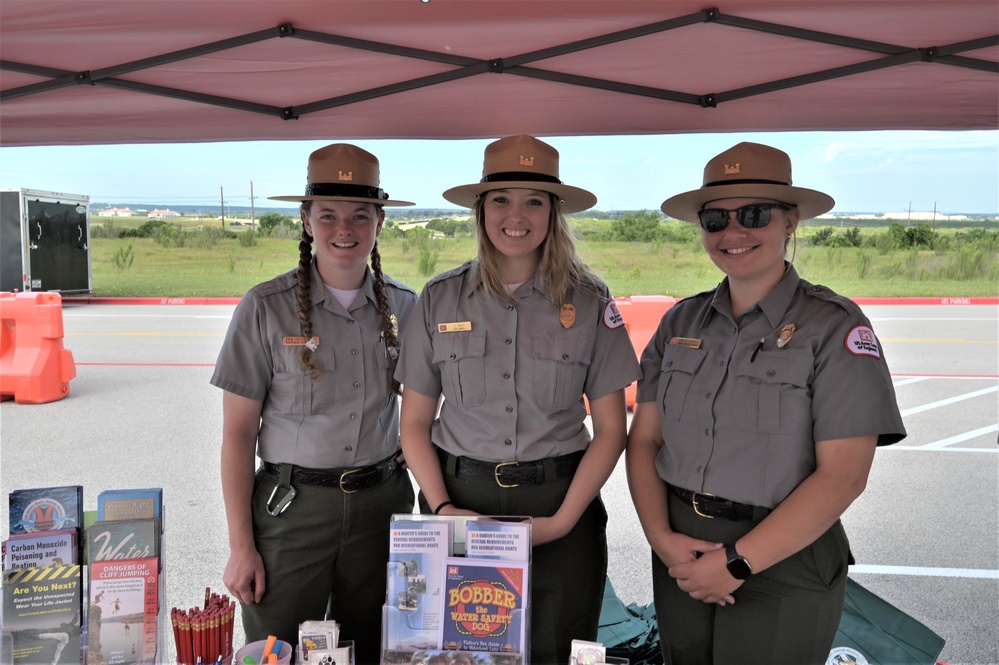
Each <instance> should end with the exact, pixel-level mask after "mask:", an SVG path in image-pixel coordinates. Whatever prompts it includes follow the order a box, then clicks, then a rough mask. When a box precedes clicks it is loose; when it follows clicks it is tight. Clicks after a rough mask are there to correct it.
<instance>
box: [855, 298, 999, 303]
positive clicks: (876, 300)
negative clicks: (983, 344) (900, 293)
mask: <svg viewBox="0 0 999 665" xmlns="http://www.w3.org/2000/svg"><path fill="white" fill-rule="evenodd" d="M850 300H852V301H853V302H855V303H857V304H858V305H999V298H991V297H989V298H954V297H946V298H940V297H933V298H930V297H919V298H850Z"/></svg>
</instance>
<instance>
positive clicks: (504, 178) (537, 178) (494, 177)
mask: <svg viewBox="0 0 999 665" xmlns="http://www.w3.org/2000/svg"><path fill="white" fill-rule="evenodd" d="M518 180H521V181H523V180H529V181H531V182H550V183H553V184H556V185H561V184H562V181H561V180H559V179H558V178H556V177H554V176H550V175H546V174H544V173H531V172H527V171H504V172H502V173H490V174H489V175H487V176H484V177H483V178H482V180H480V181H479V182H517V181H518Z"/></svg>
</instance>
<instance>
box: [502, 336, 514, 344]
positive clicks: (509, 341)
mask: <svg viewBox="0 0 999 665" xmlns="http://www.w3.org/2000/svg"><path fill="white" fill-rule="evenodd" d="M503 341H504V342H506V343H507V344H513V340H512V339H510V338H509V337H507V338H506V339H505V340H503Z"/></svg>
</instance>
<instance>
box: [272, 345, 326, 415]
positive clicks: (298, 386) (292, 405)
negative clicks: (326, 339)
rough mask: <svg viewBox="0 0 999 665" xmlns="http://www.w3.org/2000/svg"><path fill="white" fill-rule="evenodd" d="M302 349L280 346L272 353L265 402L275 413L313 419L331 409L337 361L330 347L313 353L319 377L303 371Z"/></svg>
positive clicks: (320, 348)
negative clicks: (269, 379)
mask: <svg viewBox="0 0 999 665" xmlns="http://www.w3.org/2000/svg"><path fill="white" fill-rule="evenodd" d="M301 355H302V347H301V346H282V347H281V348H280V349H278V350H277V351H276V352H275V353H274V376H273V377H272V378H271V387H270V390H269V391H268V396H267V400H268V401H269V402H270V405H271V406H272V408H274V409H275V410H276V411H277V412H278V413H286V414H293V415H305V416H307V415H312V414H316V413H322V412H323V411H328V410H330V409H332V408H333V402H334V397H335V395H334V385H335V381H334V373H335V371H336V361H335V358H334V356H333V349H332V347H330V346H329V345H327V347H326V348H325V349H324V348H323V346H322V345H321V344H320V346H319V348H318V349H316V350H315V351H313V353H312V357H313V359H314V360H315V362H316V364H317V365H319V376H318V378H316V379H313V378H312V373H311V372H309V371H307V370H306V369H305V368H304V367H302V361H301Z"/></svg>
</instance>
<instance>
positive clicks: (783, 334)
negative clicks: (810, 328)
mask: <svg viewBox="0 0 999 665" xmlns="http://www.w3.org/2000/svg"><path fill="white" fill-rule="evenodd" d="M795 330H797V328H796V327H795V326H794V324H793V323H789V324H787V325H786V326H784V327H783V328H781V329H780V337H778V338H777V348H778V349H783V348H784V347H785V346H787V343H788V342H790V341H791V338H792V337H794V331H795Z"/></svg>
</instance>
